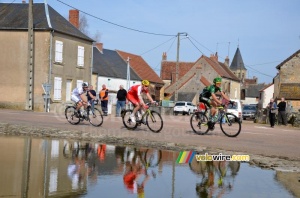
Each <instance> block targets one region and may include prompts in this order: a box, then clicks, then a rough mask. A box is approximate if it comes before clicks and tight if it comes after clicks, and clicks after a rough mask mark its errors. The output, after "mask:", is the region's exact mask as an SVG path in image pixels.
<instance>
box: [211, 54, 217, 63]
mask: <svg viewBox="0 0 300 198" xmlns="http://www.w3.org/2000/svg"><path fill="white" fill-rule="evenodd" d="M210 59H211V60H213V61H215V62H218V52H216V54H215V55H214V54H211V55H210Z"/></svg>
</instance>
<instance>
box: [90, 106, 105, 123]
mask: <svg viewBox="0 0 300 198" xmlns="http://www.w3.org/2000/svg"><path fill="white" fill-rule="evenodd" d="M88 112H89V113H88V117H89V122H90V123H91V124H92V125H93V126H96V127H98V126H101V125H102V123H103V115H102V114H101V111H100V110H99V109H97V108H94V111H92V109H89V111H88Z"/></svg>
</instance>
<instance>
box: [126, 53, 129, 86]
mask: <svg viewBox="0 0 300 198" xmlns="http://www.w3.org/2000/svg"><path fill="white" fill-rule="evenodd" d="M129 60H130V58H129V57H127V86H126V88H127V91H128V90H129V88H130V65H129Z"/></svg>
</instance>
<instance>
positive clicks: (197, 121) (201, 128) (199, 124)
mask: <svg viewBox="0 0 300 198" xmlns="http://www.w3.org/2000/svg"><path fill="white" fill-rule="evenodd" d="M207 122H208V118H207V117H206V115H205V114H204V113H202V112H196V113H194V114H193V115H192V116H191V119H190V124H191V127H192V129H193V131H194V133H196V134H198V135H204V134H206V133H207V132H208V131H209V128H208V125H207Z"/></svg>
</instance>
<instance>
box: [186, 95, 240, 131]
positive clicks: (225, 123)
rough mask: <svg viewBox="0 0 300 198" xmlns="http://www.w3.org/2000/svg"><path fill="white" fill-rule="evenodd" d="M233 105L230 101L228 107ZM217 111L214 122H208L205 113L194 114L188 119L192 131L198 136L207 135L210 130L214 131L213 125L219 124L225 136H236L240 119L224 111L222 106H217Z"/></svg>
mask: <svg viewBox="0 0 300 198" xmlns="http://www.w3.org/2000/svg"><path fill="white" fill-rule="evenodd" d="M233 104H234V102H232V101H230V103H229V105H233ZM205 106H206V104H205ZM206 109H207V107H206ZM217 111H218V117H217V120H216V121H211V120H209V119H208V118H207V116H206V111H198V112H195V113H194V114H193V115H192V116H191V119H190V124H191V127H192V129H193V131H194V132H195V133H196V134H198V135H204V134H207V133H208V131H210V130H211V131H213V130H214V129H215V124H216V123H219V124H220V128H221V130H222V132H223V133H224V134H225V135H226V136H228V137H236V136H238V135H239V134H240V132H241V128H242V125H241V121H240V119H239V118H238V117H237V116H236V115H234V114H232V113H227V112H226V111H225V108H224V105H221V106H218V107H217Z"/></svg>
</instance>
